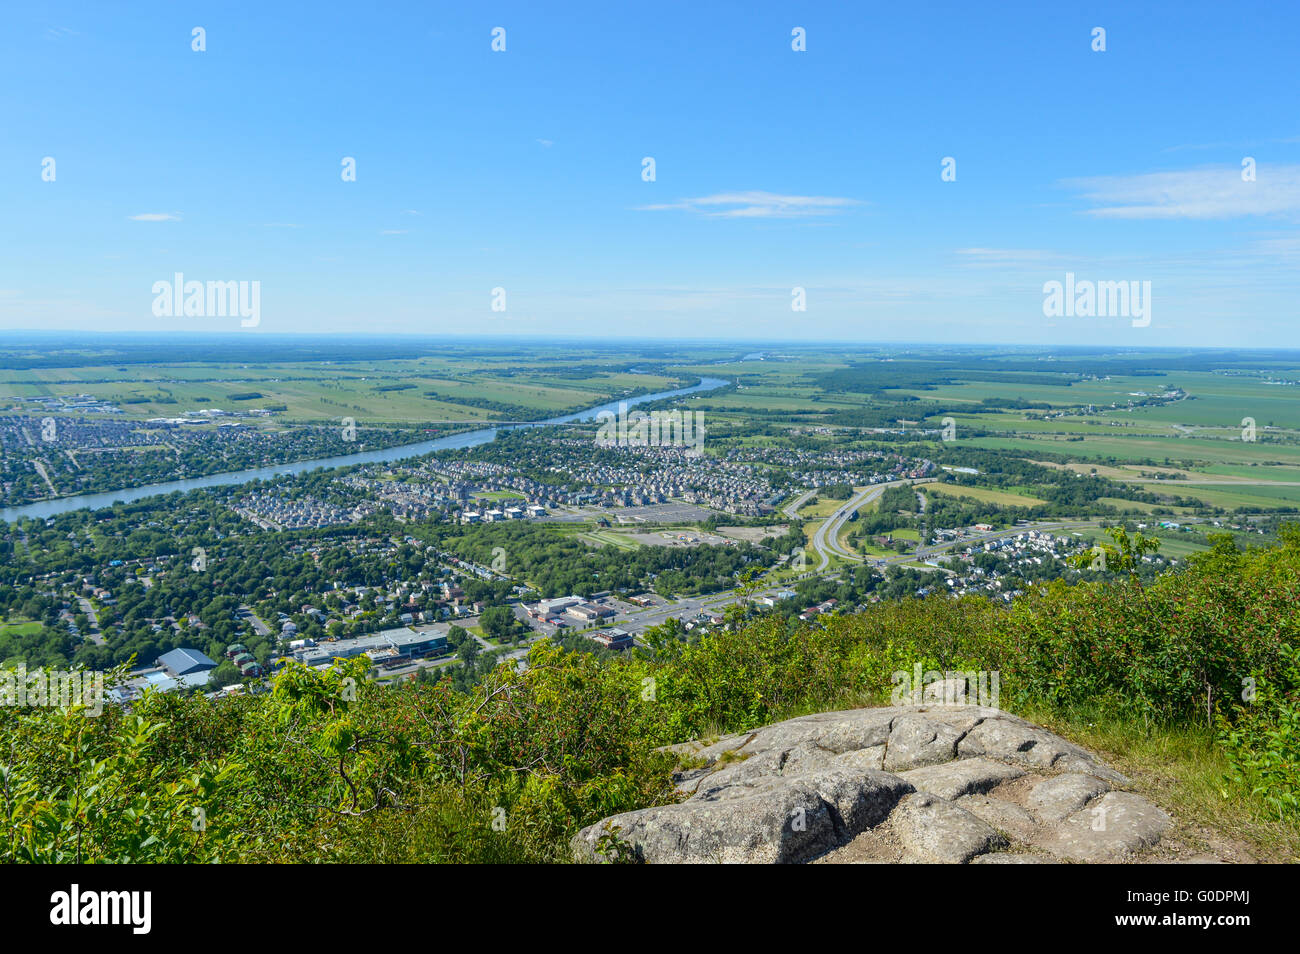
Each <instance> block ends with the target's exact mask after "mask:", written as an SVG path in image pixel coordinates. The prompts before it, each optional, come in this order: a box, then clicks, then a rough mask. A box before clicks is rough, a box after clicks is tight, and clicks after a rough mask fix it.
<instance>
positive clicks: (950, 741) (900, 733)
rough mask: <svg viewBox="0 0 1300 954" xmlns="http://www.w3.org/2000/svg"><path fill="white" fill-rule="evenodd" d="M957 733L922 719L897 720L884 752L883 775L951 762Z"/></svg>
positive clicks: (945, 725)
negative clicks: (885, 772)
mask: <svg viewBox="0 0 1300 954" xmlns="http://www.w3.org/2000/svg"><path fill="white" fill-rule="evenodd" d="M960 738H961V732H960V731H958V730H957V729H955V728H953V727H952V726H950V725H947V724H945V723H943V722H933V721H931V720H929V719H926V718H925V717H924V715H921V714H916V715H905V716H900V717H899V718H898V719H897V720H895V722H894V726H893V729H892V731H891V732H890V733H889V742H888V743H887V747H886V749H885V771H887V772H899V771H902V770H904V769H910V768H917V767H918V766H922V765H936V764H938V763H941V762H951V761H952V760H953V759H954V758H956V757H957V740H958V739H960Z"/></svg>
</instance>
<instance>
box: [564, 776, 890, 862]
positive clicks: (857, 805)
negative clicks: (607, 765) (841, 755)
mask: <svg viewBox="0 0 1300 954" xmlns="http://www.w3.org/2000/svg"><path fill="white" fill-rule="evenodd" d="M910 791H912V788H911V786H910V785H908V784H907V782H905V781H903V780H902V779H900V778H898V777H897V776H894V775H888V774H886V773H884V772H868V773H866V774H858V773H853V772H849V771H844V770H842V771H829V772H823V773H819V774H815V775H811V776H806V777H801V778H794V779H781V778H769V779H765V780H762V781H759V782H755V783H753V784H750V785H747V786H740V790H738V791H735V792H723V793H721V797H716V798H701V797H693V798H691V799H688V800H687V801H685V802H681V803H679V804H676V805H665V806H663V807H660V808H646V809H640V810H638V811H634V812H625V813H623V814H621V815H615V816H613V817H612V818H609V819H607V820H606V822H607V823H608V824H609V825H610V826H612V827H613V828H615V829H617V836H618V839H619V840H620V841H622V842H623V843H625V844H626V845H627V846H628V847H629V848H630V850H632V851H633V852H634V853H635V854H636V856H637V857H639V858H640V859H642V860H644V861H646V862H649V863H651V864H661V863H673V862H688V863H692V862H693V863H700V862H704V863H712V862H717V863H724V864H725V863H745V864H782V863H791V862H801V861H808V860H811V859H812V858H814V857H816V856H817V855H819V854H822V853H824V852H826V851H829V850H830V849H832V848H834V847H836V846H838V845H841V844H843V843H844V842H846V841H848V840H850V839H852V838H853V837H854V836H855V835H856V834H858V833H859V832H861V831H863V830H865V829H866V828H868V827H870V826H871V825H874V824H878V823H879V822H881V821H883V820H884V819H885V818H886V817H888V815H889V814H890V812H891V810H892V809H893V808H894V806H895V805H896V804H897V802H898V800H899V799H900V798H902V797H903V796H904V795H906V794H907V793H909V792H910ZM606 822H600V823H597V824H595V825H591V826H588V827H587V828H584V829H583V830H582V831H580V832H579V833H578V834H577V835H576V836H575V837H574V839H573V843H572V850H573V855H574V859H575V860H578V861H595V860H598V859H599V854H598V852H597V850H596V848H597V845H598V843H599V841H600V838H601V836H602V835H603V834H605V824H606Z"/></svg>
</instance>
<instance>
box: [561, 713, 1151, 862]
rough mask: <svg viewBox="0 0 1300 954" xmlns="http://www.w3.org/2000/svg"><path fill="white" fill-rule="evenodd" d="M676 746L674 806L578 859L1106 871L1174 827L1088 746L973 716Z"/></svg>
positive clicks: (869, 721)
mask: <svg viewBox="0 0 1300 954" xmlns="http://www.w3.org/2000/svg"><path fill="white" fill-rule="evenodd" d="M669 750H670V751H672V752H675V753H676V754H677V755H678V756H679V757H680V758H681V760H682V765H683V767H682V769H681V770H680V771H679V772H678V775H677V781H678V788H679V790H680V791H681V792H682V795H683V800H682V801H680V802H677V803H674V804H670V805H662V806H658V807H654V808H645V809H640V810H638V811H633V812H626V813H624V814H621V815H615V816H613V817H611V818H607V819H605V820H603V821H602V822H599V823H597V824H595V825H591V826H589V827H588V828H585V829H583V830H582V831H581V832H579V833H578V834H577V835H576V836H575V837H574V839H573V853H574V857H575V859H576V860H579V861H593V860H599V859H600V858H602V857H608V855H609V853H610V851H611V850H612V851H615V852H628V853H631V854H632V855H634V856H635V857H636V858H637V859H639V860H642V861H646V862H651V863H680V862H705V863H712V862H732V863H736V862H739V863H764V864H770V863H791V862H810V861H816V862H821V863H854V862H867V863H889V862H915V863H968V862H976V863H980V864H990V863H1005V862H1011V863H1023V862H1053V861H1082V862H1114V861H1129V860H1141V856H1142V854H1143V853H1144V852H1148V851H1149V850H1150V849H1152V847H1153V846H1155V845H1157V844H1158V843H1159V842H1160V839H1161V837H1162V836H1163V835H1164V834H1165V832H1166V831H1167V830H1168V829H1169V827H1170V825H1171V820H1170V818H1169V816H1168V815H1166V814H1165V813H1164V812H1163V811H1161V809H1159V808H1158V807H1156V806H1155V805H1154V804H1152V803H1151V802H1149V801H1147V800H1146V799H1143V798H1141V797H1139V796H1137V795H1134V794H1132V793H1129V792H1124V791H1119V790H1118V789H1120V788H1122V787H1123V786H1125V785H1126V784H1127V783H1128V779H1126V778H1125V777H1124V776H1123V775H1121V774H1120V773H1119V772H1117V771H1115V770H1114V769H1113V768H1111V767H1110V766H1108V765H1105V764H1104V763H1102V762H1101V761H1099V760H1098V759H1097V758H1096V757H1094V756H1093V755H1092V754H1091V753H1089V752H1088V751H1086V750H1085V749H1082V748H1080V747H1079V746H1077V745H1074V744H1072V743H1070V742H1067V741H1066V740H1065V739H1062V738H1061V737H1060V736H1057V735H1054V734H1053V733H1051V732H1048V731H1047V730H1046V729H1043V728H1041V727H1040V726H1036V725H1034V724H1033V723H1030V722H1027V721H1025V720H1024V719H1020V718H1018V717H1016V716H1013V715H1010V714H1008V713H1005V712H1002V711H1000V710H998V709H990V708H985V707H981V706H969V705H942V704H939V705H933V704H927V705H911V706H900V707H890V708H879V709H855V710H849V711H845V712H823V713H818V714H816V715H810V716H802V717H800V718H798V719H790V720H788V721H786V722H778V723H776V724H774V725H769V726H765V727H764V728H761V729H757V730H755V731H753V732H745V733H740V734H737V735H733V736H728V737H726V738H723V739H718V740H717V741H713V742H709V743H702V742H689V743H684V744H682V745H677V746H670V747H669Z"/></svg>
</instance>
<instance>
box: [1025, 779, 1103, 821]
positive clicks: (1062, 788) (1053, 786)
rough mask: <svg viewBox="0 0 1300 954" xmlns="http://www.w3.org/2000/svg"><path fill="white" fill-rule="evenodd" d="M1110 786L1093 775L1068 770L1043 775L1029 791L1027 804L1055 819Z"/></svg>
mask: <svg viewBox="0 0 1300 954" xmlns="http://www.w3.org/2000/svg"><path fill="white" fill-rule="evenodd" d="M1109 788H1110V786H1109V785H1107V784H1106V783H1105V782H1104V781H1102V780H1101V779H1099V778H1097V777H1095V776H1093V775H1080V774H1078V773H1076V772H1071V773H1069V774H1068V775H1057V776H1055V777H1053V778H1048V779H1044V780H1043V781H1041V782H1039V783H1038V784H1037V785H1035V786H1034V790H1033V791H1032V792H1030V793H1029V799H1028V802H1029V807H1030V808H1031V809H1033V810H1034V812H1035V813H1036V814H1037V815H1038V817H1039V818H1041V819H1043V820H1044V821H1049V822H1059V821H1061V820H1062V819H1064V818H1067V817H1069V816H1070V815H1073V814H1074V813H1075V812H1077V811H1078V810H1079V809H1081V808H1083V806H1085V805H1087V804H1088V802H1090V801H1091V800H1092V799H1094V798H1096V797H1097V796H1098V795H1100V794H1102V793H1103V792H1105V791H1107V790H1108V789H1109Z"/></svg>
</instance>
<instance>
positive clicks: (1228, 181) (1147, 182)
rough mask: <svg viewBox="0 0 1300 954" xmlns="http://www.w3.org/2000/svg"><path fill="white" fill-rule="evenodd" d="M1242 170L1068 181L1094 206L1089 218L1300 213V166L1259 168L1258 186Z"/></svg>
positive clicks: (1197, 216)
mask: <svg viewBox="0 0 1300 954" xmlns="http://www.w3.org/2000/svg"><path fill="white" fill-rule="evenodd" d="M1241 173H1242V169H1241V167H1240V166H1227V167H1213V168H1201V169H1189V170H1186V171H1183V172H1151V173H1145V174H1142V175H1132V176H1096V177H1092V178H1084V179H1066V180H1063V181H1062V183H1061V184H1062V185H1064V186H1065V187H1066V188H1069V189H1075V190H1077V191H1079V192H1080V193H1081V195H1082V197H1083V198H1084V199H1086V200H1088V201H1089V202H1091V203H1092V204H1093V205H1094V208H1091V209H1088V210H1086V214H1088V215H1092V216H1096V217H1098V218H1111V219H1230V218H1239V217H1242V216H1249V215H1295V214H1298V213H1300V165H1271V164H1270V165H1263V164H1261V165H1259V166H1257V167H1256V172H1255V175H1256V178H1255V181H1253V182H1243V181H1242V178H1241Z"/></svg>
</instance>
